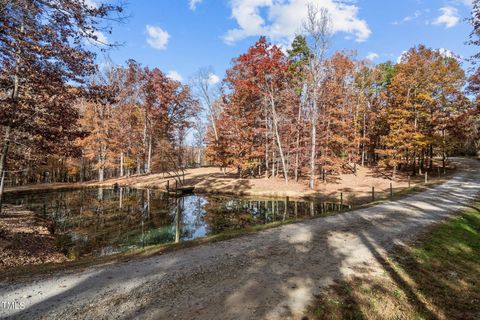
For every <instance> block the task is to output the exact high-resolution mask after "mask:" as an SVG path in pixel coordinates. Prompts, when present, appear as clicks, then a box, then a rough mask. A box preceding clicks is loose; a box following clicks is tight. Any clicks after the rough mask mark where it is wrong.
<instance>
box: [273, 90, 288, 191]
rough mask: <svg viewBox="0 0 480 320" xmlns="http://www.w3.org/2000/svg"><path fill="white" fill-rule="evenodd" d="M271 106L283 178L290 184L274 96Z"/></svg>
mask: <svg viewBox="0 0 480 320" xmlns="http://www.w3.org/2000/svg"><path fill="white" fill-rule="evenodd" d="M270 105H271V107H272V120H273V129H274V130H275V136H276V138H277V145H278V152H279V153H280V160H281V161H282V169H283V177H284V178H285V182H286V183H288V169H287V165H286V161H285V155H284V154H283V148H282V141H281V140H280V134H279V132H278V120H277V110H276V108H275V101H274V100H273V96H270ZM277 171H278V169H277Z"/></svg>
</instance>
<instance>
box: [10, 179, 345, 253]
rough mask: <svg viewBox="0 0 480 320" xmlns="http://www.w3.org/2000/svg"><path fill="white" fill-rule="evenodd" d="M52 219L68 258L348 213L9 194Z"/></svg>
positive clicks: (79, 194)
mask: <svg viewBox="0 0 480 320" xmlns="http://www.w3.org/2000/svg"><path fill="white" fill-rule="evenodd" d="M5 200H6V201H5V202H6V203H11V204H17V205H24V206H26V207H27V208H29V209H31V210H33V211H34V212H35V213H36V214H38V215H40V216H42V217H45V218H49V219H51V220H52V221H53V222H54V223H53V226H52V228H51V232H52V233H54V234H55V235H56V236H57V245H58V247H59V248H60V249H61V250H62V252H64V253H65V254H66V255H67V256H68V257H69V258H70V259H74V260H75V259H79V258H82V257H88V256H97V257H98V256H105V255H112V254H116V253H120V252H127V251H131V250H134V249H138V248H142V247H145V246H149V245H155V244H166V243H178V242H180V241H188V240H192V239H196V238H201V237H205V236H208V235H214V234H219V233H222V232H225V231H229V230H234V229H242V228H246V227H249V226H254V225H259V224H269V223H273V222H276V221H287V220H288V221H289V220H299V219H305V218H307V217H312V216H322V215H328V214H331V213H332V212H336V211H340V210H343V209H346V208H347V207H346V206H344V207H341V206H340V204H338V203H326V202H311V201H291V200H290V201H289V200H288V199H280V200H279V199H276V200H272V199H270V200H268V199H254V198H239V197H229V196H217V195H215V196H214V195H196V194H192V195H186V196H182V197H173V196H169V195H168V194H166V193H164V192H161V191H159V190H149V189H132V188H117V189H105V188H99V189H79V190H61V191H47V192H26V193H15V194H7V196H6V199H5Z"/></svg>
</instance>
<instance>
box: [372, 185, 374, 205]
mask: <svg viewBox="0 0 480 320" xmlns="http://www.w3.org/2000/svg"><path fill="white" fill-rule="evenodd" d="M373 201H375V187H372V202H373Z"/></svg>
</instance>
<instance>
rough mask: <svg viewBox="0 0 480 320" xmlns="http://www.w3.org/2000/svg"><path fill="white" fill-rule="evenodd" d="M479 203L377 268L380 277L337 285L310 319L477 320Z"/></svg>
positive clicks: (479, 297) (479, 310) (319, 301)
mask: <svg viewBox="0 0 480 320" xmlns="http://www.w3.org/2000/svg"><path fill="white" fill-rule="evenodd" d="M479 208H480V202H477V203H476V204H475V205H474V206H472V207H471V208H469V209H467V210H465V211H464V212H463V213H462V214H461V215H460V216H457V217H455V218H453V219H451V220H448V221H446V222H444V223H441V224H439V225H437V226H436V227H434V229H433V230H432V231H431V232H429V233H427V234H425V235H424V236H423V237H421V238H420V239H419V241H417V242H416V244H415V245H412V246H410V247H407V248H400V249H396V250H394V251H393V252H391V253H390V254H389V256H388V259H387V260H386V261H384V262H383V265H384V268H385V270H386V271H385V274H384V275H383V276H375V277H372V276H367V275H364V276H357V277H355V278H353V279H351V280H349V281H342V282H338V283H337V284H335V285H333V286H331V287H330V288H328V290H327V291H326V292H324V293H323V294H321V295H320V296H318V297H317V300H316V303H315V305H314V306H312V308H311V310H310V311H309V314H308V318H310V319H480V209H479Z"/></svg>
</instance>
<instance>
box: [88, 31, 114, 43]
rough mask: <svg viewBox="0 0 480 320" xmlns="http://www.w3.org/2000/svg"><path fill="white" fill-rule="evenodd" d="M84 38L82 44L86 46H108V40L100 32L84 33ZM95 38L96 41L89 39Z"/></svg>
mask: <svg viewBox="0 0 480 320" xmlns="http://www.w3.org/2000/svg"><path fill="white" fill-rule="evenodd" d="M84 35H85V38H84V43H85V44H88V45H96V46H102V45H108V44H109V42H108V38H107V36H105V35H104V34H103V33H102V32H100V31H98V30H95V31H94V32H91V33H85V34H84ZM93 36H96V37H97V40H94V39H92V38H91V37H93Z"/></svg>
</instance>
